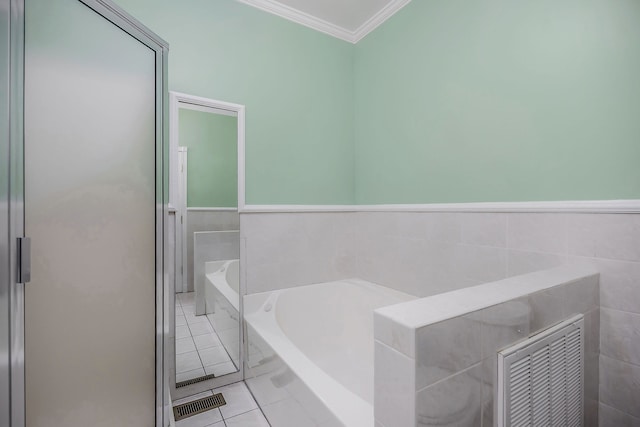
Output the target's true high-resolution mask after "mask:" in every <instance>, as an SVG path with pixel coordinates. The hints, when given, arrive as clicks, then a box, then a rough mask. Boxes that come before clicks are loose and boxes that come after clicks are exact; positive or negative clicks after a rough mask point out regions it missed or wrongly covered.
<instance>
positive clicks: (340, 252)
mask: <svg viewBox="0 0 640 427" xmlns="http://www.w3.org/2000/svg"><path fill="white" fill-rule="evenodd" d="M354 220H355V216H354V215H353V213H303V214H296V213H268V214H255V213H251V214H243V215H241V217H240V222H241V227H240V229H241V236H242V238H243V239H245V244H246V246H245V247H246V265H245V266H244V268H245V271H246V277H247V279H246V286H247V293H249V294H251V293H257V292H266V291H270V290H275V289H282V288H287V287H291V286H300V285H308V284H312V283H321V282H328V281H332V280H338V279H344V278H349V277H354V276H355V245H354V243H355V241H354V225H355V222H354ZM243 259H245V258H243Z"/></svg>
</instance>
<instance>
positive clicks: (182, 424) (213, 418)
mask: <svg viewBox="0 0 640 427" xmlns="http://www.w3.org/2000/svg"><path fill="white" fill-rule="evenodd" d="M220 421H222V415H220V410H219V409H212V410H210V411H207V412H203V413H201V414H198V415H194V416H192V417H189V418H185V419H184V420H180V421H177V422H176V427H208V426H212V425H214V424H216V423H219V422H220ZM223 424H224V423H223Z"/></svg>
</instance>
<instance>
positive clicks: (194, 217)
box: [185, 210, 240, 292]
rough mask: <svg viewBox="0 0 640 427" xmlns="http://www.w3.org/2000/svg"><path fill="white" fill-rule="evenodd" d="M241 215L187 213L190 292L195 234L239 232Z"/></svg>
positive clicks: (228, 213) (187, 266)
mask: <svg viewBox="0 0 640 427" xmlns="http://www.w3.org/2000/svg"><path fill="white" fill-rule="evenodd" d="M239 227H240V215H239V214H238V212H227V211H193V210H191V211H187V265H186V266H185V269H186V272H187V274H186V276H187V277H186V280H187V290H186V291H188V292H192V291H193V233H195V232H196V231H228V230H239V229H240V228H239Z"/></svg>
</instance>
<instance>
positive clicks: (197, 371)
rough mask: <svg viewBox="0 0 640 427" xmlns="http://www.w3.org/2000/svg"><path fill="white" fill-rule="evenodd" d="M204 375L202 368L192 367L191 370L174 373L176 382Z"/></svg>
mask: <svg viewBox="0 0 640 427" xmlns="http://www.w3.org/2000/svg"><path fill="white" fill-rule="evenodd" d="M204 375H205V373H204V369H203V368H198V369H194V370H192V371H187V372H183V373H180V374H176V382H177V383H179V382H180V381H187V380H192V379H194V378H199V377H203V376H204Z"/></svg>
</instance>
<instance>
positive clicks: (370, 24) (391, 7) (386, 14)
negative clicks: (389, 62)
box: [351, 0, 411, 43]
mask: <svg viewBox="0 0 640 427" xmlns="http://www.w3.org/2000/svg"><path fill="white" fill-rule="evenodd" d="M410 2H411V0H393V1H392V2H391V3H389V4H387V5H386V6H385V7H384V8H382V9H380V11H379V12H378V13H376V14H375V15H373V16H372V17H371V18H369V20H368V21H367V22H365V23H364V24H362V25H361V26H360V28H358V29H357V30H356V31H354V32H353V33H352V34H353V41H352V42H351V43H358V42H359V41H360V40H362V39H363V38H365V37H366V35H367V34H369V33H370V32H371V31H373V30H375V29H376V28H378V27H379V26H380V25H382V24H383V23H384V22H385V21H386V20H387V19H389V18H391V17H392V16H393V15H395V14H396V12H398V11H399V10H400V9H402V8H403V7H405V6H406V5H408V4H409V3H410Z"/></svg>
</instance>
